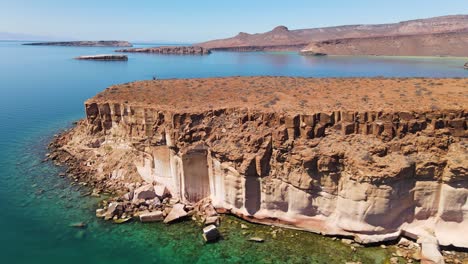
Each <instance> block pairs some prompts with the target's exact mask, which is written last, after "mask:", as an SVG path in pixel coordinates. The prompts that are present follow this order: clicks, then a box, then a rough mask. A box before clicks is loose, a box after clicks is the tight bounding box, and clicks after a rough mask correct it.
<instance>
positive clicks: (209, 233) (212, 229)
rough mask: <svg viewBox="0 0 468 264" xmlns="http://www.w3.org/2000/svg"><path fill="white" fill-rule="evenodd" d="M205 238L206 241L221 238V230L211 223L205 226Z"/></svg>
mask: <svg viewBox="0 0 468 264" xmlns="http://www.w3.org/2000/svg"><path fill="white" fill-rule="evenodd" d="M203 239H205V241H206V242H214V241H216V240H218V239H219V231H218V228H216V226H215V225H209V226H206V227H205V228H203Z"/></svg>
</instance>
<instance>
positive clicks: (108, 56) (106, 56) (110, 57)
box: [75, 54, 128, 61]
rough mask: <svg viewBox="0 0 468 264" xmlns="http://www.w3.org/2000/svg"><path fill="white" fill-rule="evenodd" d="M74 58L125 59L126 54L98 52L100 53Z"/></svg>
mask: <svg viewBox="0 0 468 264" xmlns="http://www.w3.org/2000/svg"><path fill="white" fill-rule="evenodd" d="M75 59H76V60H97V61H127V60H128V56H127V55H115V54H100V55H85V56H79V57H76V58H75Z"/></svg>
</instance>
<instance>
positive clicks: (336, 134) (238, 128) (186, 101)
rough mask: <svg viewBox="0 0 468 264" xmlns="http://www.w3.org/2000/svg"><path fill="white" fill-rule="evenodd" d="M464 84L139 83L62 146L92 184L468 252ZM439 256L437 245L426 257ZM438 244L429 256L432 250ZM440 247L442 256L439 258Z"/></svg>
mask: <svg viewBox="0 0 468 264" xmlns="http://www.w3.org/2000/svg"><path fill="white" fill-rule="evenodd" d="M467 84H468V83H467V80H466V79H379V78H375V79H313V78H310V79H308V78H285V77H238V78H213V79H187V80H164V81H143V82H135V83H127V84H122V85H117V86H112V87H110V88H108V89H106V90H105V91H104V92H102V93H100V94H98V95H97V96H96V97H94V98H92V99H90V100H88V101H87V102H86V103H85V106H86V120H84V121H81V122H80V123H79V124H78V126H77V127H76V128H74V129H72V130H71V131H69V132H68V133H66V134H64V135H63V136H62V137H61V138H60V139H59V140H58V142H59V144H58V145H60V149H61V150H62V151H64V152H67V153H68V154H69V155H72V156H73V157H74V158H75V159H76V160H77V161H78V162H79V164H82V165H83V166H84V169H86V170H91V171H92V172H93V174H92V175H93V176H92V178H91V179H90V180H91V181H94V182H97V181H103V182H106V184H107V185H106V186H112V185H111V184H108V183H109V182H112V181H114V182H120V183H128V182H132V181H138V180H143V181H145V182H148V183H151V182H157V184H160V185H165V186H166V187H167V188H168V190H169V191H170V193H171V195H172V197H174V198H177V199H180V200H181V201H183V202H186V203H194V202H197V201H199V200H201V199H203V198H206V197H209V198H210V199H211V201H212V203H213V205H214V206H215V207H216V208H217V210H218V211H222V212H230V213H232V214H236V215H238V216H240V217H243V218H244V219H247V220H249V221H254V222H259V223H265V224H272V225H278V226H288V227H294V228H299V229H303V230H308V231H312V232H317V233H322V234H328V235H344V236H351V237H354V238H355V239H356V240H357V241H359V242H361V243H372V242H378V241H385V240H393V239H396V238H397V237H399V236H401V235H404V236H406V237H410V238H413V239H420V241H421V242H420V243H421V245H423V246H425V248H426V249H427V251H426V253H424V252H423V258H424V254H426V255H428V256H426V257H427V258H431V259H432V260H434V259H437V258H440V257H441V256H440V254H439V253H438V252H437V251H435V253H433V252H432V250H433V249H434V248H435V249H437V246H438V244H441V245H454V246H457V247H464V248H467V247H468V240H467V239H466V238H465V237H464V236H461V235H460V234H463V233H467V232H468V220H467V219H468V202H467V196H468V175H467V173H468V171H467V168H468V163H467V161H468V145H467V139H466V138H467V136H468V132H467V117H468V114H467V113H468V112H467V110H468V109H467V106H468V99H467V98H466V96H465V95H466V92H467ZM428 252H429V253H428ZM431 252H432V253H431ZM431 254H435V257H434V256H432V257H431V256H429V255H431Z"/></svg>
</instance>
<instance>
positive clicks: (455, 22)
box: [198, 15, 468, 50]
mask: <svg viewBox="0 0 468 264" xmlns="http://www.w3.org/2000/svg"><path fill="white" fill-rule="evenodd" d="M461 29H468V15H454V16H443V17H435V18H428V19H418V20H410V21H404V22H400V23H394V24H380V25H346V26H336V27H325V28H311V29H297V30H289V29H288V28H287V27H284V26H279V27H276V28H275V29H273V30H272V31H269V32H265V33H258V34H248V33H239V34H238V35H237V36H235V37H232V38H227V39H219V40H213V41H208V42H204V43H200V44H198V45H200V46H202V47H205V48H210V49H214V50H216V49H222V50H229V49H232V50H242V48H244V50H249V49H245V47H255V50H259V49H262V47H264V49H265V50H270V49H275V47H280V48H279V49H293V50H300V49H302V48H304V47H305V46H306V45H308V44H309V43H310V42H314V41H323V40H331V39H342V38H366V37H376V36H395V35H418V34H432V33H442V32H451V31H457V30H461Z"/></svg>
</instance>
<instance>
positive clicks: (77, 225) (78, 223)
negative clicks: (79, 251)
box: [70, 222, 88, 228]
mask: <svg viewBox="0 0 468 264" xmlns="http://www.w3.org/2000/svg"><path fill="white" fill-rule="evenodd" d="M87 226H88V225H87V224H86V223H85V222H77V223H72V224H70V227H77V228H86V227H87Z"/></svg>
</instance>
